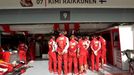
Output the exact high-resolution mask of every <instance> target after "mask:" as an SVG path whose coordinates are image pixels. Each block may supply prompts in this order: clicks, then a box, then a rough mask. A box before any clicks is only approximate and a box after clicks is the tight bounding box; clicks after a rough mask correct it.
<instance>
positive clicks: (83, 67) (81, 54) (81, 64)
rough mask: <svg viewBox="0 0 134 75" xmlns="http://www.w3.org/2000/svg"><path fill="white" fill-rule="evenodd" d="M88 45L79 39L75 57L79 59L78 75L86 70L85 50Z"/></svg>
mask: <svg viewBox="0 0 134 75" xmlns="http://www.w3.org/2000/svg"><path fill="white" fill-rule="evenodd" d="M88 47H89V44H88V43H87V41H86V40H85V38H83V39H79V43H78V52H77V56H78V58H79V68H80V74H81V73H83V72H84V71H85V72H86V70H87V68H88V67H87V53H88V52H87V49H88Z"/></svg>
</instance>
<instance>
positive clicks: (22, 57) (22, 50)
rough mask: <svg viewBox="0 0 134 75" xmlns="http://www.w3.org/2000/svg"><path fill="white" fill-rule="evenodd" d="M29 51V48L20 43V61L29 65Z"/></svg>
mask: <svg viewBox="0 0 134 75" xmlns="http://www.w3.org/2000/svg"><path fill="white" fill-rule="evenodd" d="M27 49H28V47H27V45H26V44H24V43H20V44H19V46H18V50H19V58H20V61H24V62H25V63H27V60H26V52H27Z"/></svg>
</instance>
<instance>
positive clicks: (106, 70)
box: [23, 60, 129, 75]
mask: <svg viewBox="0 0 134 75" xmlns="http://www.w3.org/2000/svg"><path fill="white" fill-rule="evenodd" d="M28 65H30V66H33V67H32V68H29V69H27V71H26V73H24V74H23V75H54V74H50V73H49V71H48V60H37V61H34V62H33V63H29V64H28ZM85 75H129V74H128V71H122V70H120V69H118V68H116V67H113V66H110V65H106V66H104V67H103V69H100V71H99V72H92V71H90V70H88V72H87V74H85Z"/></svg>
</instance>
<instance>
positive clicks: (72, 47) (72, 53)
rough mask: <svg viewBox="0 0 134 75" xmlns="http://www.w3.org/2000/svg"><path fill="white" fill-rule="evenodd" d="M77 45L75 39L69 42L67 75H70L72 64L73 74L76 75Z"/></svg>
mask: <svg viewBox="0 0 134 75" xmlns="http://www.w3.org/2000/svg"><path fill="white" fill-rule="evenodd" d="M77 45H78V42H77V41H76V40H75V39H71V40H70V42H69V49H68V51H69V52H68V54H69V59H68V62H69V64H68V66H69V73H72V64H73V65H74V70H73V71H74V74H77V73H78V59H77Z"/></svg>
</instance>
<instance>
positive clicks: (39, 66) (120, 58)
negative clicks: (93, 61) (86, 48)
mask: <svg viewBox="0 0 134 75" xmlns="http://www.w3.org/2000/svg"><path fill="white" fill-rule="evenodd" d="M22 1H23V0H22ZM32 1H33V6H20V4H17V2H18V1H17V0H16V2H15V1H13V2H11V1H7V2H6V1H5V0H2V1H0V4H1V5H0V6H1V7H0V31H1V33H0V45H1V47H3V48H4V49H10V50H11V51H14V50H17V47H18V44H19V42H20V41H23V42H25V43H26V44H27V45H29V43H30V40H31V39H32V40H34V46H33V47H34V52H33V53H32V54H33V56H34V62H33V63H29V65H32V66H33V68H30V69H28V70H27V71H26V72H25V73H24V75H30V74H32V75H37V74H40V73H41V74H45V73H47V75H50V73H49V71H48V61H49V60H48V41H49V40H50V37H51V35H55V36H56V37H57V36H58V33H59V32H60V31H64V30H66V31H67V33H68V34H67V36H68V37H70V36H71V34H72V33H73V34H75V35H76V36H89V38H91V36H92V35H96V34H100V35H102V36H103V37H104V38H105V39H106V41H107V63H108V66H107V67H105V68H103V69H101V71H100V72H92V71H90V70H89V71H88V72H87V75H88V74H93V75H102V74H121V73H124V74H126V75H127V74H128V70H129V66H128V59H127V57H126V56H125V55H123V54H122V53H121V51H124V50H126V49H131V50H133V48H134V44H133V42H134V41H133V40H134V37H133V35H134V32H133V31H134V29H133V28H134V6H133V4H134V1H132V0H127V1H126V0H123V1H122V0H119V2H118V1H115V0H113V1H108V0H89V1H90V2H88V3H81V2H78V3H77V2H73V3H71V2H69V0H68V1H66V2H62V1H61V0H32ZM70 1H71V0H70ZM2 3H3V4H2ZM8 3H9V6H8ZM18 3H19V2H18ZM13 4H16V5H13ZM128 39H129V40H128ZM27 55H28V57H29V58H28V60H30V54H27Z"/></svg>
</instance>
